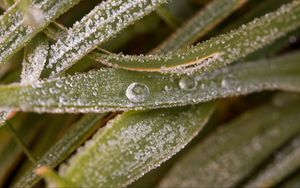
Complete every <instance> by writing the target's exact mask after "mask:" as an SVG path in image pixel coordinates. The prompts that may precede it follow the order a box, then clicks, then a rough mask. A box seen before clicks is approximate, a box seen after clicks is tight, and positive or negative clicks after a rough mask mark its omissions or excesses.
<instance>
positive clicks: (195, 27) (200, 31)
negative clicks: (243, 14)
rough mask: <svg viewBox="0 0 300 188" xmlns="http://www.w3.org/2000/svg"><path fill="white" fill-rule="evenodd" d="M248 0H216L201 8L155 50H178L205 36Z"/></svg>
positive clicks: (162, 52)
mask: <svg viewBox="0 0 300 188" xmlns="http://www.w3.org/2000/svg"><path fill="white" fill-rule="evenodd" d="M245 2H247V0H214V1H212V2H211V3H210V4H208V5H207V6H206V7H205V8H204V9H201V10H200V11H199V12H198V13H197V14H196V15H195V16H193V18H191V19H190V20H189V21H188V22H187V23H185V24H184V26H183V27H181V28H179V29H178V30H177V31H176V32H175V33H174V34H172V35H171V36H170V37H169V38H168V39H167V40H166V41H164V42H163V43H161V45H159V46H158V48H157V49H155V50H154V51H153V52H154V53H156V54H166V53H168V52H174V51H178V50H179V49H181V48H182V47H185V46H188V45H190V44H192V43H193V42H195V41H196V40H198V39H199V38H201V37H203V36H204V35H205V34H207V33H208V32H209V31H210V30H211V29H213V28H214V27H215V26H216V25H217V24H219V23H220V22H221V21H223V20H224V19H225V18H227V17H228V16H229V15H230V14H231V13H232V12H234V11H235V10H236V9H238V8H239V7H241V6H242V5H243V4H244V3H245Z"/></svg>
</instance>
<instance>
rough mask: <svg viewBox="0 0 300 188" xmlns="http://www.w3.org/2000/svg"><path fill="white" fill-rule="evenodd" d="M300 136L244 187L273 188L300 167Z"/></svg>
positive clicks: (280, 151)
mask: <svg viewBox="0 0 300 188" xmlns="http://www.w3.org/2000/svg"><path fill="white" fill-rule="evenodd" d="M299 145H300V136H298V137H297V138H295V139H294V140H293V141H292V142H291V143H290V144H289V145H287V146H285V147H284V148H282V149H281V150H279V151H278V153H277V154H276V155H275V157H274V159H273V160H272V161H269V162H268V163H269V164H268V166H266V167H265V168H264V169H263V170H262V171H258V172H257V173H256V175H255V177H254V178H253V179H251V180H250V181H249V182H248V183H247V184H246V185H244V186H243V187H247V188H251V187H273V186H275V185H277V184H278V183H280V182H281V181H282V180H283V179H284V178H286V177H287V176H288V175H289V174H292V173H293V172H294V171H296V170H297V169H298V168H299V167H300V147H299Z"/></svg>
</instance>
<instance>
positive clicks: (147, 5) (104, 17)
mask: <svg viewBox="0 0 300 188" xmlns="http://www.w3.org/2000/svg"><path fill="white" fill-rule="evenodd" d="M165 2H167V0H134V1H133V0H115V1H103V2H102V3H100V4H99V5H98V6H97V7H95V8H94V10H93V11H91V12H90V13H89V14H88V15H86V16H85V17H84V18H83V19H82V20H81V21H79V22H77V23H76V24H74V26H73V27H72V28H71V29H70V30H69V31H68V35H67V36H65V37H62V38H60V39H59V40H58V41H57V42H56V43H55V44H53V45H52V46H51V50H50V60H49V65H48V68H50V69H53V70H54V72H53V73H52V76H54V75H56V74H59V73H60V72H62V71H63V70H66V69H67V68H69V67H70V66H72V65H73V64H74V63H75V62H76V61H78V60H79V59H81V58H82V57H83V56H84V55H86V54H87V53H89V52H90V51H91V50H93V49H95V48H96V47H97V46H98V45H99V44H101V43H103V42H105V41H107V40H108V39H110V38H112V37H113V36H114V35H116V34H117V33H118V32H119V31H121V30H122V29H124V28H125V27H127V26H129V25H131V24H133V23H134V22H135V21H136V20H138V19H140V18H142V17H143V16H145V15H147V14H149V13H150V12H151V11H153V10H154V9H155V8H156V7H158V6H159V5H161V4H163V3H165Z"/></svg>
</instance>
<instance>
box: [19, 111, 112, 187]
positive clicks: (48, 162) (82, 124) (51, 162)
mask: <svg viewBox="0 0 300 188" xmlns="http://www.w3.org/2000/svg"><path fill="white" fill-rule="evenodd" d="M105 115H107V114H89V115H85V116H83V117H82V118H81V119H80V120H79V121H78V122H77V123H76V124H75V125H74V126H73V127H72V128H71V129H70V130H69V131H68V132H67V133H66V134H65V135H64V136H63V138H61V139H60V140H59V141H58V142H57V143H55V144H54V145H53V146H52V147H51V148H50V149H49V150H48V151H47V152H46V153H45V154H44V155H43V156H42V157H41V158H40V159H39V160H38V161H37V164H35V165H34V166H33V167H32V168H31V169H30V170H29V171H28V172H26V173H25V174H24V176H22V178H21V179H20V180H19V181H17V182H16V184H15V185H14V187H32V186H34V185H35V184H36V183H37V182H38V181H39V180H40V179H41V178H40V177H39V176H38V175H37V174H36V173H35V170H36V169H37V168H38V167H39V166H48V167H50V168H55V167H56V166H57V165H59V164H60V163H61V162H63V161H64V160H65V159H66V158H67V157H68V156H69V155H70V154H71V153H73V152H74V151H75V150H76V149H77V147H79V146H80V145H81V144H82V143H84V142H85V140H86V139H87V138H89V137H90V136H91V135H92V134H93V132H94V131H95V130H96V129H97V128H98V127H99V122H100V121H101V119H103V118H104V117H105Z"/></svg>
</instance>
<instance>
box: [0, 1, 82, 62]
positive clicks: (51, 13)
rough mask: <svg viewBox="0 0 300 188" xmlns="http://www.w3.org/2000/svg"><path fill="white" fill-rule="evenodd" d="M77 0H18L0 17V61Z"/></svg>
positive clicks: (10, 55)
mask: <svg viewBox="0 0 300 188" xmlns="http://www.w3.org/2000/svg"><path fill="white" fill-rule="evenodd" d="M78 2H79V0H69V1H56V0H42V1H38V0H19V1H17V2H16V3H15V4H14V5H13V6H12V7H10V8H9V9H7V11H6V12H5V13H4V14H3V15H2V16H1V17H0V63H5V62H6V61H7V60H8V59H9V58H10V57H12V56H13V55H14V54H15V53H16V52H17V51H18V50H20V49H21V48H22V47H23V46H25V44H26V43H27V42H28V41H29V40H31V39H32V38H33V37H34V36H35V35H36V34H37V33H38V32H40V31H41V30H42V29H43V28H45V27H46V26H47V25H48V24H49V23H50V22H52V21H54V20H55V19H56V18H58V16H60V15H61V14H63V13H64V12H65V11H67V10H68V9H70V8H71V7H72V6H74V5H75V4H77V3H78Z"/></svg>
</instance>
